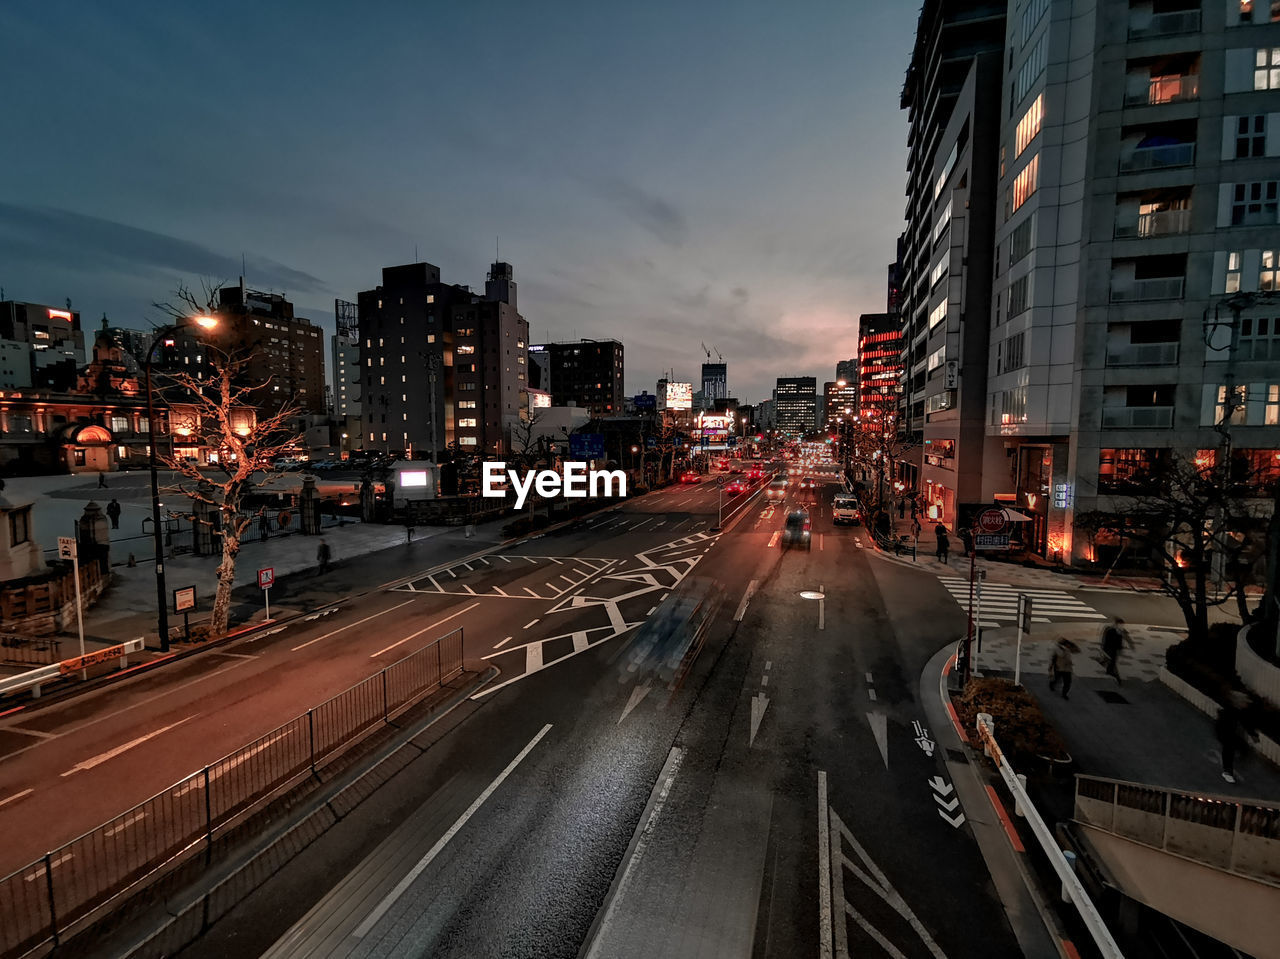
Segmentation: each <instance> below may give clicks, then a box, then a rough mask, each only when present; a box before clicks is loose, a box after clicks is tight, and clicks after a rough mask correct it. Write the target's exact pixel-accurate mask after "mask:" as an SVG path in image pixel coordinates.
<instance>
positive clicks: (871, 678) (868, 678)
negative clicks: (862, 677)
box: [867, 673, 875, 683]
mask: <svg viewBox="0 0 1280 959" xmlns="http://www.w3.org/2000/svg"><path fill="white" fill-rule="evenodd" d="M867 682H869V683H874V682H875V679H874V678H873V677H872V675H871V674H870V673H867Z"/></svg>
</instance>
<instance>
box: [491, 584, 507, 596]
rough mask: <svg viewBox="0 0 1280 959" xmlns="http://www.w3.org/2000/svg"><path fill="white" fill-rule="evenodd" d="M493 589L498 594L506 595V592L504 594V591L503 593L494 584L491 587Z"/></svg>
mask: <svg viewBox="0 0 1280 959" xmlns="http://www.w3.org/2000/svg"><path fill="white" fill-rule="evenodd" d="M493 591H494V592H495V593H497V594H498V595H499V596H506V595H507V594H506V593H504V592H503V591H502V590H500V589H498V587H496V586H495V587H493Z"/></svg>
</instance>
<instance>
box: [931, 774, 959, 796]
mask: <svg viewBox="0 0 1280 959" xmlns="http://www.w3.org/2000/svg"><path fill="white" fill-rule="evenodd" d="M929 785H930V786H932V787H933V788H934V789H935V790H937V791H938V792H940V793H942V795H944V796H949V795H951V791H952V790H953V789H954V788H955V787H954V786H952V785H951V783H949V782H947V781H946V780H945V779H943V778H942V777H941V776H934V777H933V778H932V779H930V780H929Z"/></svg>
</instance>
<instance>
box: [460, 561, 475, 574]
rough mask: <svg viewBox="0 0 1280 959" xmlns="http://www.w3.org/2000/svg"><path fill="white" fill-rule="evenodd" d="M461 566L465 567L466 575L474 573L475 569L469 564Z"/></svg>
mask: <svg viewBox="0 0 1280 959" xmlns="http://www.w3.org/2000/svg"><path fill="white" fill-rule="evenodd" d="M462 565H463V566H464V567H466V570H467V572H468V573H474V572H475V571H476V568H475V567H474V566H472V565H471V564H470V563H463V564H462Z"/></svg>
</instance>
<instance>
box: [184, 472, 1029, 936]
mask: <svg viewBox="0 0 1280 959" xmlns="http://www.w3.org/2000/svg"><path fill="white" fill-rule="evenodd" d="M832 492H833V487H826V488H824V489H822V490H820V491H818V493H817V494H809V493H807V492H803V493H802V492H799V491H795V490H793V492H792V493H791V494H790V495H789V498H788V502H787V503H786V504H785V505H784V506H781V507H779V506H772V507H771V506H768V505H766V504H764V503H762V502H760V501H759V499H755V500H752V501H751V502H750V503H749V504H748V505H746V506H745V507H743V509H742V512H741V513H740V514H739V516H738V517H736V518H737V522H736V525H731V526H729V528H728V529H727V530H726V531H725V532H724V533H723V534H721V535H720V536H718V537H710V536H708V535H707V529H708V526H709V525H710V520H712V519H713V517H714V508H715V505H716V499H715V496H716V492H715V490H714V489H713V488H711V487H709V486H703V487H701V488H698V487H693V488H685V489H675V490H670V491H666V492H663V493H660V494H657V495H654V496H649V497H645V498H644V499H643V500H639V501H636V502H635V503H632V504H627V505H626V506H625V507H623V508H620V509H619V510H617V511H616V512H612V513H609V514H605V515H604V516H601V517H599V519H598V520H595V521H592V522H589V523H586V524H583V525H582V526H581V527H580V528H578V529H576V530H573V531H571V532H568V533H566V534H564V535H562V536H548V537H545V538H543V539H541V540H536V541H533V542H529V543H526V544H524V545H522V546H521V548H520V550H519V551H518V555H517V553H511V554H508V557H507V558H509V559H511V560H512V562H511V563H507V562H505V561H504V560H501V559H500V560H498V561H497V564H496V565H494V564H491V565H490V567H489V568H487V569H476V568H473V569H471V570H458V571H456V574H455V576H448V575H445V576H444V578H443V579H442V578H441V577H440V576H435V577H432V578H426V579H424V578H418V579H416V580H415V581H413V582H412V583H411V584H406V585H405V586H403V587H401V588H399V589H396V590H390V591H388V592H387V593H385V594H384V595H383V596H382V597H380V598H379V599H378V600H377V601H376V605H377V608H379V609H381V608H390V607H394V606H395V604H396V603H397V602H401V601H403V600H401V597H404V596H407V597H409V601H410V602H413V603H414V604H422V607H421V608H420V607H419V606H418V605H415V606H414V607H413V610H414V615H415V622H421V621H422V620H423V619H424V618H425V617H426V616H442V615H448V613H449V612H450V611H455V610H458V609H460V608H462V607H464V606H465V607H472V604H477V605H474V606H473V607H472V608H469V609H468V610H467V612H466V613H465V614H464V615H463V616H459V617H458V618H459V620H461V621H463V622H465V624H466V628H467V631H468V636H469V640H468V643H469V646H470V644H471V643H472V640H471V639H470V637H472V636H478V635H479V634H481V633H483V634H484V640H483V642H484V643H487V644H488V646H489V647H490V648H489V649H488V650H487V651H486V652H485V655H492V657H493V658H492V660H491V661H492V662H495V663H497V664H498V665H499V666H500V667H501V668H502V669H503V674H502V677H501V685H500V686H497V687H495V688H493V689H491V690H486V691H485V692H483V693H481V694H480V695H479V696H478V697H477V698H476V699H475V700H474V701H472V702H469V703H467V704H466V706H465V707H463V708H462V709H461V710H459V711H458V712H456V713H455V714H454V715H452V716H451V717H450V718H449V720H448V721H447V722H446V723H445V724H443V725H442V726H441V727H440V728H434V729H432V730H431V731H429V733H428V734H425V735H424V736H423V737H422V738H421V739H420V741H419V743H418V745H419V746H421V747H423V748H424V751H423V752H422V753H421V754H420V755H418V756H417V757H416V758H415V759H413V760H412V761H411V762H409V763H408V764H407V765H405V766H404V768H403V769H401V770H400V771H399V772H398V773H397V774H396V776H395V777H393V778H392V779H391V780H390V781H389V782H388V783H387V784H386V785H384V786H383V787H382V788H381V789H380V790H378V792H377V793H375V794H374V795H373V796H372V797H370V798H369V799H368V800H367V801H366V802H365V803H364V804H362V805H361V806H360V807H358V808H357V809H356V810H355V811H354V812H353V813H352V814H351V815H349V816H348V817H347V818H346V819H345V820H344V821H343V822H342V823H340V824H339V825H338V826H336V827H335V828H333V829H331V830H330V831H329V832H328V833H326V834H325V835H324V836H323V837H322V838H321V839H320V840H318V841H317V842H316V843H314V844H313V845H312V846H310V847H308V848H307V849H306V850H305V851H304V852H303V853H302V854H301V855H299V856H298V857H297V858H296V859H295V860H294V861H293V862H291V863H290V864H288V865H287V866H286V867H285V868H284V869H282V870H281V872H280V873H278V874H277V875H276V876H275V877H273V878H272V879H271V880H270V881H269V882H268V883H267V884H266V885H265V886H264V887H263V888H262V889H261V890H260V891H259V892H258V893H257V894H256V895H254V896H253V897H252V898H250V899H249V900H247V901H246V902H245V903H243V904H242V905H241V906H240V907H238V908H237V909H236V910H234V911H233V912H232V913H231V914H230V915H229V916H228V917H226V918H225V919H224V920H222V921H221V922H220V923H218V924H217V925H216V926H215V927H214V928H213V930H212V931H211V932H210V933H209V934H208V935H207V936H206V937H205V938H204V939H203V940H202V941H201V942H199V943H198V944H196V945H195V946H193V947H191V948H190V949H188V950H187V951H186V953H184V954H185V955H191V956H225V955H260V954H264V952H265V953H266V954H269V955H273V956H303V955H306V956H322V955H335V956H336V955H360V956H366V955H370V956H416V955H422V956H459V957H461V956H467V957H472V956H491V955H492V956H531V957H532V956H537V957H552V956H576V955H579V954H586V955H598V956H605V957H614V956H618V957H626V956H633V955H634V956H640V955H643V956H690V955H698V956H741V955H746V954H752V955H759V956H794V955H800V954H809V955H813V954H818V950H819V948H820V945H821V944H822V943H823V942H824V940H826V941H831V942H833V943H834V944H835V946H836V947H837V948H838V947H839V945H840V944H841V943H843V944H846V945H847V947H848V949H849V951H850V952H851V953H853V954H857V953H858V952H859V951H865V950H866V949H867V948H868V947H871V948H875V949H876V950H878V951H879V950H881V943H883V942H888V943H891V944H892V946H893V948H895V949H897V950H899V951H900V953H901V954H902V955H906V956H912V957H914V956H929V955H934V956H937V955H946V956H957V957H958V956H979V955H981V956H990V955H1016V954H1018V949H1017V946H1016V943H1015V942H1014V940H1013V937H1012V934H1011V931H1010V929H1009V927H1008V925H1007V923H1006V921H1005V918H1004V914H1003V911H1002V909H1001V907H1000V904H999V903H998V902H997V901H996V899H995V896H994V893H993V891H992V887H991V884H990V880H989V877H988V875H987V873H986V870H985V867H984V865H983V862H982V859H981V856H980V854H979V853H978V850H977V848H976V845H975V843H974V841H973V838H972V836H971V834H970V832H969V829H968V826H967V824H966V823H965V822H964V820H963V814H962V813H957V812H955V809H956V807H954V806H952V807H951V810H950V811H945V810H942V809H940V803H939V801H938V800H936V799H935V795H936V792H935V789H934V787H932V786H931V784H930V780H931V779H934V778H935V777H938V776H943V777H945V776H946V770H945V766H944V764H943V763H942V758H943V757H942V756H941V755H940V753H939V751H937V750H933V751H932V752H926V748H925V747H924V746H922V745H921V743H927V744H928V747H930V748H931V747H932V745H933V744H932V741H931V739H930V738H929V735H928V730H927V728H926V727H925V726H924V722H925V720H924V711H923V708H922V706H921V704H920V703H918V702H917V701H916V699H915V694H914V690H915V689H916V688H917V681H918V678H919V674H920V671H921V669H922V668H923V666H924V663H925V662H926V661H927V660H928V659H929V658H930V657H931V656H932V655H933V654H934V653H936V652H937V651H938V649H939V648H940V647H942V646H943V645H945V644H946V643H947V642H948V641H949V640H951V639H953V638H954V636H955V635H956V634H957V632H958V630H959V629H961V628H962V627H963V623H964V619H963V616H962V614H961V612H960V609H959V607H958V605H957V604H956V603H955V601H954V600H953V599H952V598H951V596H950V595H949V594H948V593H947V592H946V590H945V589H944V588H943V587H942V586H941V585H940V584H939V583H938V581H937V580H936V578H934V577H932V576H930V575H926V574H923V573H921V572H919V571H916V570H911V569H906V568H903V567H900V566H897V565H894V564H890V563H885V562H883V561H882V560H880V559H879V558H873V557H871V556H869V550H868V549H867V548H866V547H865V541H864V539H863V537H864V536H865V534H864V533H862V531H860V530H851V529H836V528H834V527H833V526H832V525H831V523H830V509H829V500H830V495H831V493H832ZM801 502H803V504H805V505H808V506H809V507H810V508H811V511H812V513H811V515H812V519H813V540H812V548H811V549H810V550H808V551H802V550H794V549H790V550H784V549H782V547H781V545H780V542H779V537H778V535H777V534H778V532H779V530H780V528H781V526H782V522H783V518H784V516H785V514H786V512H787V511H788V510H789V509H790V508H792V507H793V506H794V505H797V504H798V503H801ZM730 522H732V520H731V521H730ZM860 543H862V544H863V545H859V544H860ZM491 559H492V558H491ZM520 562H523V563H524V564H525V565H527V566H528V570H527V571H525V570H524V569H523V568H520V569H512V568H511V567H518V565H519V563H520ZM410 586H412V589H410V588H409V587H410ZM673 589H674V590H675V591H676V592H677V594H680V593H681V592H682V591H692V592H696V593H698V594H700V595H705V596H706V597H707V602H708V603H709V604H710V605H712V606H714V607H715V613H714V617H713V618H712V620H711V622H710V627H709V631H708V633H707V634H706V637H705V645H703V646H702V648H701V652H700V654H699V655H698V656H697V658H696V659H694V660H693V662H692V665H691V667H690V668H689V669H688V671H687V672H685V673H683V674H681V675H680V677H679V681H678V682H677V683H676V687H677V688H675V689H674V690H673V689H671V688H669V687H668V685H667V684H666V683H664V682H661V681H652V680H650V681H646V679H645V677H644V676H642V675H637V674H636V673H633V672H630V671H629V670H628V664H629V663H631V662H632V661H633V656H632V653H633V652H634V643H632V642H629V640H628V639H627V638H625V637H622V635H621V634H623V633H627V635H630V633H629V632H628V630H629V628H630V627H631V626H632V625H633V624H637V623H640V622H642V621H643V620H644V619H645V618H646V617H647V616H648V615H650V613H651V611H652V610H653V609H654V608H656V607H657V606H659V605H660V604H661V601H662V599H663V597H664V596H665V595H666V594H667V593H668V592H671V591H672V590H673ZM522 592H523V593H525V594H526V595H527V596H528V598H526V599H519V598H517V595H518V594H519V593H522ZM802 592H811V593H813V594H814V595H816V596H818V597H820V598H814V599H808V598H804V597H803V596H802V595H801V593H802ZM530 594H537V598H535V597H534V595H530ZM420 612H421V615H419V613H420ZM353 615H354V614H353ZM365 615H368V614H367V613H366V614H365ZM403 615H404V614H403V613H402V612H401V613H398V614H397V613H389V614H387V618H386V620H385V623H386V625H385V627H381V626H380V627H379V629H380V630H382V629H384V628H385V630H386V632H385V634H384V635H385V638H382V639H380V641H381V642H383V644H384V645H385V643H386V642H387V641H389V640H390V638H391V637H393V636H395V635H399V634H400V633H401V632H403V631H404V629H403V627H400V626H399V625H398V623H399V619H400V617H402V616H403ZM476 621H478V622H481V623H483V626H482V627H480V628H477V627H473V625H472V623H473V622H476ZM393 626H394V629H393ZM330 628H332V627H330ZM418 628H421V627H418ZM620 637H621V638H620ZM351 641H352V642H362V638H359V637H353V638H352V640H351ZM369 645H370V646H373V645H375V644H373V643H370V644H369ZM494 647H496V648H494ZM753 702H754V705H753ZM917 724H920V725H919V728H917ZM917 740H919V741H920V742H918V741H917ZM428 747H429V748H428ZM944 812H949V814H948V816H944ZM820 843H821V844H822V846H823V848H825V849H826V855H825V856H824V855H823V853H822V849H821V848H820ZM824 864H825V865H824ZM824 869H825V871H824ZM824 886H825V887H826V888H828V889H829V890H831V899H830V901H829V902H826V901H825V900H824V894H823V892H822V889H823V887H824ZM824 925H825V928H826V932H825V933H824V931H823V929H824Z"/></svg>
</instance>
